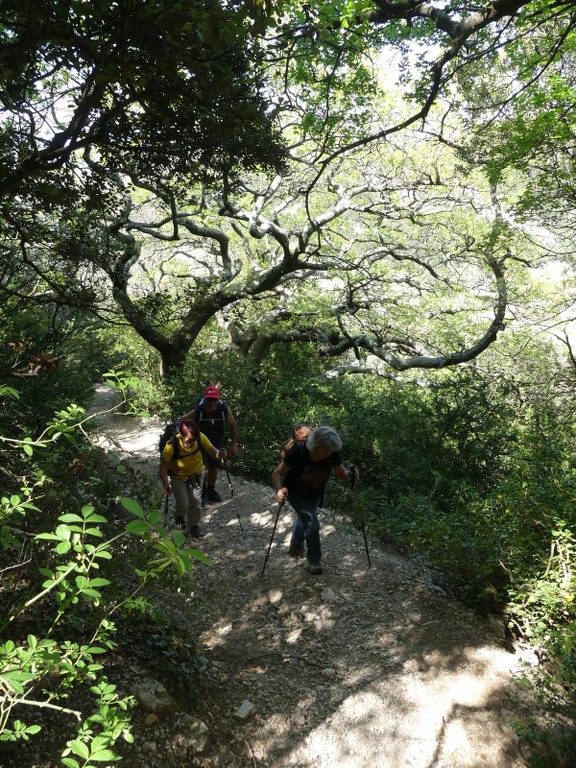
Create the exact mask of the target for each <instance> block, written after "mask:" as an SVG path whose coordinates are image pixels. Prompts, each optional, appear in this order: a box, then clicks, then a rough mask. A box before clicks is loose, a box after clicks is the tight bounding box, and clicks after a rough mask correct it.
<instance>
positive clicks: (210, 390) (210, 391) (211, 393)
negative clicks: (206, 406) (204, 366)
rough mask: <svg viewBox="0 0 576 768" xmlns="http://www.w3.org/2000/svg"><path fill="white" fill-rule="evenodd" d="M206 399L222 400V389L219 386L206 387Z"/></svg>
mask: <svg viewBox="0 0 576 768" xmlns="http://www.w3.org/2000/svg"><path fill="white" fill-rule="evenodd" d="M204 399H205V400H210V399H213V400H220V390H219V389H218V387H206V389H205V391H204Z"/></svg>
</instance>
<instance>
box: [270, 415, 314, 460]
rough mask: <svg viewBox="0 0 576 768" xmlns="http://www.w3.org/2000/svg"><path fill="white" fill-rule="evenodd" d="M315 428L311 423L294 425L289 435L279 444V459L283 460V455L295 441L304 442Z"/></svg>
mask: <svg viewBox="0 0 576 768" xmlns="http://www.w3.org/2000/svg"><path fill="white" fill-rule="evenodd" d="M315 429H316V427H313V426H312V424H298V426H296V427H294V429H293V430H292V434H291V435H290V437H289V438H288V439H287V440H285V441H284V442H283V443H282V445H281V446H280V450H279V452H278V455H279V457H280V460H281V461H283V460H284V456H286V454H287V453H288V451H289V450H290V449H291V448H293V447H294V446H295V445H296V443H305V442H306V440H307V439H308V436H309V435H311V434H312V432H314V430H315Z"/></svg>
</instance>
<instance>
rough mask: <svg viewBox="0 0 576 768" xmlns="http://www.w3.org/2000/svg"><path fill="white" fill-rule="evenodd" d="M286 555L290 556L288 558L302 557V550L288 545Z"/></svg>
mask: <svg viewBox="0 0 576 768" xmlns="http://www.w3.org/2000/svg"><path fill="white" fill-rule="evenodd" d="M288 554H289V555H290V557H304V550H303V549H298V547H294V546H292V544H290V548H289V549H288Z"/></svg>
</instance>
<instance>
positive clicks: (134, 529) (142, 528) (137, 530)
mask: <svg viewBox="0 0 576 768" xmlns="http://www.w3.org/2000/svg"><path fill="white" fill-rule="evenodd" d="M148 529H149V526H148V525H147V524H146V523H144V522H142V521H140V520H132V521H131V522H129V523H127V524H126V526H125V528H124V530H125V531H126V533H133V534H136V535H137V536H141V535H142V534H144V533H146V531H147V530H148Z"/></svg>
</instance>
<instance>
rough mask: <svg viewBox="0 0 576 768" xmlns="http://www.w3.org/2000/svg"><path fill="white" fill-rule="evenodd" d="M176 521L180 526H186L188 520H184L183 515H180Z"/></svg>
mask: <svg viewBox="0 0 576 768" xmlns="http://www.w3.org/2000/svg"><path fill="white" fill-rule="evenodd" d="M174 522H175V523H176V525H179V526H180V528H186V521H185V520H184V518H183V517H180V516H177V517H175V518H174Z"/></svg>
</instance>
